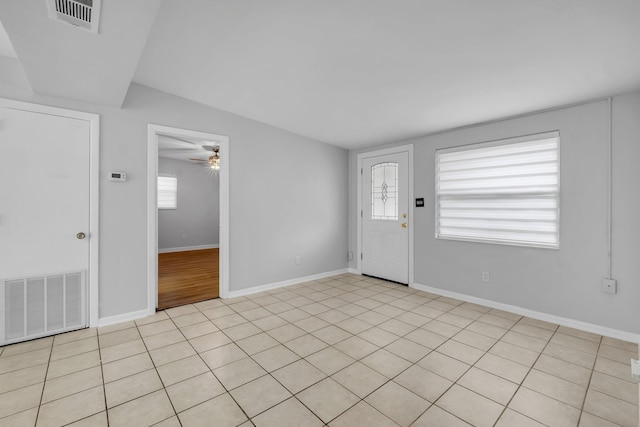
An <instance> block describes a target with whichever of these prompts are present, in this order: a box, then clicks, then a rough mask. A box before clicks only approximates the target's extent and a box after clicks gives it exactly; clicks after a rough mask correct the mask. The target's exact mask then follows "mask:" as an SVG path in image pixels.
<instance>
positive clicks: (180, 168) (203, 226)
mask: <svg viewBox="0 0 640 427" xmlns="http://www.w3.org/2000/svg"><path fill="white" fill-rule="evenodd" d="M158 173H159V174H160V175H162V174H165V175H172V176H175V177H177V178H178V201H177V208H176V209H158V249H160V250H162V249H173V248H183V247H192V246H204V245H207V246H210V245H218V244H219V243H220V175H219V174H218V173H215V172H213V171H212V170H211V169H209V168H208V167H206V164H202V163H194V162H190V161H180V160H174V159H168V158H165V157H159V158H158Z"/></svg>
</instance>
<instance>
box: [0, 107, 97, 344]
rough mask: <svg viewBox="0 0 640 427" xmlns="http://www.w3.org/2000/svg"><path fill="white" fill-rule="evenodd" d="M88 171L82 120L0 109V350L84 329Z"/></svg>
mask: <svg viewBox="0 0 640 427" xmlns="http://www.w3.org/2000/svg"><path fill="white" fill-rule="evenodd" d="M89 168H90V123H89V122H88V121H86V120H79V119H72V118H68V117H61V116H56V115H49V114H42V113H35V112H30V111H23V110H17V109H12V108H6V107H0V280H2V282H0V291H1V292H2V294H3V298H0V303H2V304H0V315H1V316H0V326H2V328H1V329H2V331H0V332H1V333H2V335H5V334H4V330H5V327H6V329H7V331H12V332H11V333H9V332H7V334H6V336H0V345H2V344H3V341H12V340H15V339H19V338H22V339H29V338H33V337H34V336H33V334H35V335H42V334H46V333H54V332H59V331H61V330H69V329H75V328H78V327H82V326H85V325H86V295H87V290H86V283H87V282H86V273H87V270H88V267H89V206H90V205H89V191H90V186H89V185H90V180H89V177H90V175H89ZM77 233H85V234H86V237H85V238H84V239H78V238H77V236H76V235H77ZM21 293H22V295H21ZM40 310H42V313H40ZM60 310H62V312H61V311H60ZM21 315H22V316H23V319H22V320H21V319H20V316H21ZM60 316H62V317H61V318H60ZM20 327H24V336H19V333H18V332H19V329H20ZM16 334H17V335H16Z"/></svg>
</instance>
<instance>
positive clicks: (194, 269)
mask: <svg viewBox="0 0 640 427" xmlns="http://www.w3.org/2000/svg"><path fill="white" fill-rule="evenodd" d="M218 258H219V249H201V250H197V251H185V252H170V253H164V254H158V310H164V309H165V308H171V307H176V306H179V305H184V304H191V303H194V302H198V301H204V300H207V299H212V298H217V297H218V296H219V295H220V294H219V289H220V287H219V281H218V279H219V271H218Z"/></svg>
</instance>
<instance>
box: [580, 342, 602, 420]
mask: <svg viewBox="0 0 640 427" xmlns="http://www.w3.org/2000/svg"><path fill="white" fill-rule="evenodd" d="M601 346H602V336H601V337H600V339H599V340H598V350H597V351H596V354H595V357H594V358H593V366H591V373H590V374H589V381H588V382H587V386H586V388H585V390H584V397H583V398H582V405H581V406H580V415H578V425H580V420H581V419H582V415H583V414H584V406H585V404H586V403H587V395H588V394H589V389H590V388H591V380H592V379H593V372H594V371H595V369H596V363H598V353H600V347H601Z"/></svg>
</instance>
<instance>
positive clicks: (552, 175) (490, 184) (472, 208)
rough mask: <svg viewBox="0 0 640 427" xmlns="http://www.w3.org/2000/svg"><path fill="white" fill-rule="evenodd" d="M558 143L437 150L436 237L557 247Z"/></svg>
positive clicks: (520, 141) (542, 137) (542, 140)
mask: <svg viewBox="0 0 640 427" xmlns="http://www.w3.org/2000/svg"><path fill="white" fill-rule="evenodd" d="M559 140H560V138H559V133H558V132H549V133H545V134H539V135H533V136H528V137H520V138H512V139H508V140H502V141H494V142H492V143H489V144H477V145H473V146H467V147H457V148H454V149H447V150H438V151H436V203H437V205H436V238H440V239H455V240H471V241H482V242H491V243H501V244H509V245H520V246H538V247H547V248H558V245H559V189H560V186H559V183H560V174H559Z"/></svg>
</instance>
